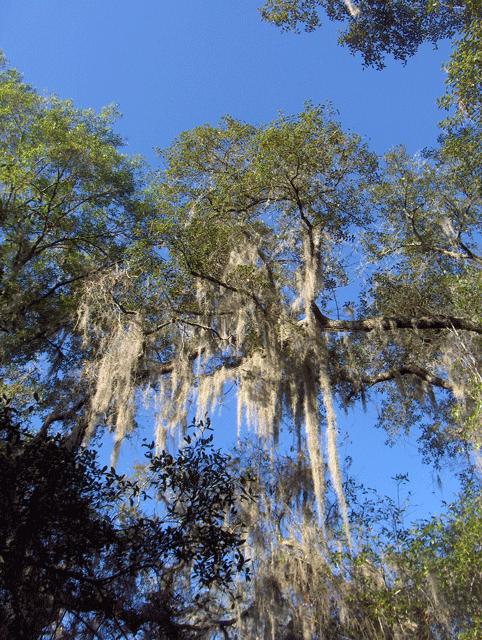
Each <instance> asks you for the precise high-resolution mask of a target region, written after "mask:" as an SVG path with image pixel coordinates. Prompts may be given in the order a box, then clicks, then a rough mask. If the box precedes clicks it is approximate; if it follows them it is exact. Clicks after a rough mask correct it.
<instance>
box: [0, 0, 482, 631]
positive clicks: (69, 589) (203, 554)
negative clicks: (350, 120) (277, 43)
mask: <svg viewBox="0 0 482 640" xmlns="http://www.w3.org/2000/svg"><path fill="white" fill-rule="evenodd" d="M323 13H326V15H327V17H328V18H329V19H330V20H335V21H337V22H341V23H343V24H344V25H345V26H346V27H347V28H346V31H345V32H343V33H342V35H341V37H340V41H341V43H342V44H345V45H347V46H348V47H349V49H350V50H351V51H353V52H359V53H361V55H362V57H363V62H364V64H366V65H372V66H375V67H377V68H381V67H383V66H384V61H385V57H386V56H387V55H392V56H394V57H395V58H396V59H398V60H401V61H406V60H407V59H408V57H410V56H412V55H413V54H414V53H415V52H416V51H417V49H418V48H419V47H420V45H421V44H423V43H424V42H430V43H432V44H436V43H437V42H438V41H439V40H441V39H442V38H447V37H456V38H458V41H456V44H455V48H454V53H453V56H452V59H451V61H450V62H449V65H448V81H447V95H446V96H444V97H442V98H441V105H442V106H444V107H446V108H447V109H448V114H447V118H446V120H445V122H444V123H442V129H441V136H440V139H439V142H438V145H437V147H436V148H433V149H426V150H424V151H423V152H421V153H419V154H417V155H416V156H414V157H412V156H410V155H409V154H408V153H407V151H406V150H405V149H404V148H403V147H401V146H400V147H395V148H393V149H392V150H390V151H389V152H388V153H386V154H385V155H384V156H377V155H376V154H375V153H373V152H372V151H371V150H370V148H369V146H368V144H367V143H366V142H364V140H363V139H362V137H361V136H359V135H357V134H355V133H352V132H349V131H347V130H345V129H344V127H343V126H342V124H341V123H340V122H339V120H338V118H337V115H336V113H335V112H334V111H333V110H332V109H331V108H329V107H326V106H323V105H321V106H320V105H313V104H311V103H307V104H306V105H305V108H304V109H303V111H302V112H301V113H299V114H296V115H286V114H281V115H279V116H278V117H277V118H276V119H275V120H273V121H272V122H269V123H267V124H258V125H251V124H248V123H245V122H242V121H240V120H237V119H235V118H233V117H230V116H226V117H224V118H223V119H222V120H221V121H220V122H219V123H218V124H217V125H214V124H211V125H203V126H198V127H196V128H194V129H192V130H190V131H186V132H184V133H181V134H180V135H179V136H178V137H177V139H176V140H175V141H174V143H173V144H172V145H171V146H170V147H169V148H167V149H165V150H163V151H161V152H160V158H161V165H162V166H161V168H160V169H157V170H150V169H149V167H148V166H147V164H146V163H145V162H144V161H142V160H141V159H139V158H130V157H129V156H128V155H126V154H125V153H123V151H122V140H121V139H120V138H119V136H118V135H117V134H116V133H115V129H114V126H115V124H114V123H115V116H116V112H115V110H112V109H106V110H104V111H102V112H101V113H100V114H97V113H95V112H93V111H91V110H80V109H77V108H76V107H75V106H74V105H73V104H72V102H70V101H65V100H60V99H58V98H55V97H45V96H42V95H40V94H39V93H38V92H36V91H35V90H34V89H33V88H32V87H31V86H29V85H28V84H26V83H25V82H24V81H23V79H22V77H21V75H20V74H19V73H18V72H17V71H14V70H12V69H11V68H9V67H8V65H7V64H6V63H4V62H2V67H1V70H0V227H1V231H0V258H1V260H0V264H1V266H0V392H1V393H2V398H3V400H2V404H1V405H0V420H1V424H0V478H1V484H2V486H3V487H4V489H3V493H2V495H1V496H0V501H1V504H2V512H4V513H5V514H6V516H5V518H4V520H3V521H2V523H1V524H0V530H1V540H0V606H1V612H0V614H1V615H0V636H1V637H5V638H6V637H20V638H47V637H60V638H66V639H67V638H77V637H78V638H86V639H87V638H88V639H89V640H90V639H91V638H92V639H94V638H103V639H105V640H108V639H110V638H129V639H131V638H132V640H134V638H139V637H145V638H157V637H159V638H164V637H166V638H175V637H179V638H212V639H213V640H214V638H217V637H221V636H222V637H224V638H233V640H234V639H235V638H242V637H246V638H256V637H276V638H284V639H285V640H288V639H290V640H298V639H301V638H303V639H305V638H310V639H311V640H314V639H315V638H322V637H323V638H329V639H333V640H345V639H346V638H355V637H356V638H361V639H365V638H366V639H367V640H368V639H380V640H388V639H392V638H401V639H405V638H406V639H407V640H408V639H409V638H413V637H417V638H427V640H428V639H429V638H437V639H438V638H440V639H444V640H445V639H447V640H448V639H449V638H454V637H457V638H459V640H472V639H473V640H475V638H477V637H478V634H479V633H480V631H481V620H480V613H479V611H480V599H481V594H480V586H479V581H478V580H477V576H478V575H479V573H480V560H481V559H480V549H479V546H480V545H479V542H478V540H479V539H480V532H481V526H480V523H481V519H480V499H479V496H478V494H479V490H480V481H479V479H478V477H477V467H479V471H480V457H479V456H480V446H481V443H480V408H481V397H482V379H481V375H480V370H479V366H478V364H479V361H480V334H481V333H482V324H481V306H480V301H481V299H482V295H481V294H482V287H481V282H482V281H481V278H480V268H481V263H482V256H481V254H480V249H479V248H478V244H479V240H480V231H481V228H480V205H481V199H480V198H481V192H482V190H481V175H480V82H479V80H478V75H477V70H478V68H479V67H480V22H479V20H478V18H479V17H480V16H479V13H480V8H479V5H478V3H475V2H471V1H467V2H452V1H450V2H445V3H439V2H433V1H430V2H427V1H426V0H423V1H422V0H421V1H420V2H406V1H405V0H400V1H397V2H372V1H369V0H366V1H365V0H359V2H356V3H355V2H351V1H350V2H348V1H345V2H342V1H341V0H333V1H324V0H306V1H304V0H303V1H299V0H286V1H284V0H269V1H268V2H266V3H265V5H264V7H263V8H262V15H263V17H264V18H265V19H267V20H269V21H271V22H274V23H275V24H277V25H278V26H281V27H282V28H285V29H294V30H296V29H298V28H299V27H300V26H304V27H305V28H306V29H307V30H313V29H315V28H317V27H318V26H319V25H320V16H321V15H322V14H323ZM454 107H455V109H454ZM230 389H231V390H234V391H231V393H232V394H234V395H235V396H236V403H237V422H238V425H237V427H238V446H237V449H236V451H235V452H234V453H233V455H228V454H226V453H223V452H221V451H220V450H218V449H216V448H215V447H214V444H213V442H212V436H211V435H210V434H209V433H208V431H209V427H207V430H206V429H204V428H202V429H201V433H200V434H199V435H198V437H197V438H196V437H193V436H192V435H191V434H190V432H189V430H188V425H189V424H190V423H191V422H192V421H193V419H194V421H195V423H196V421H198V420H199V419H204V417H205V416H206V415H208V414H212V413H213V412H214V410H215V409H216V407H217V406H218V405H219V404H222V403H223V401H224V399H225V397H226V395H227V394H228V393H230ZM32 398H33V399H34V402H33V401H32ZM371 399H376V401H377V403H378V407H379V412H378V423H379V426H381V427H383V428H384V429H385V430H386V433H387V436H388V438H389V439H391V440H395V439H396V438H397V437H398V436H399V434H400V433H408V432H416V433H417V434H418V442H419V446H420V451H421V454H422V456H424V460H425V461H426V462H427V464H429V463H432V464H435V466H436V467H439V468H440V467H441V466H442V465H444V464H446V463H447V462H450V461H452V462H453V461H458V462H459V463H460V464H461V465H462V466H463V473H462V474H461V492H460V496H459V501H458V502H457V503H455V504H453V505H452V506H450V507H448V508H447V513H446V514H445V515H441V516H439V517H433V518H429V519H428V520H427V521H426V522H424V523H420V524H418V525H417V526H415V527H413V528H412V529H410V528H408V527H407V525H406V523H405V520H404V511H405V510H404V505H403V504H402V503H401V502H400V501H398V502H395V501H393V500H387V499H383V498H381V497H380V496H377V495H376V494H374V493H373V492H372V491H371V490H370V489H368V488H366V487H365V486H363V485H362V484H360V483H357V482H355V480H354V479H353V478H351V476H350V469H349V461H346V460H343V459H341V457H340V454H339V448H338V445H337V438H338V435H339V429H338V425H337V417H338V415H339V412H340V410H349V409H351V408H353V407H359V408H360V410H363V408H364V407H365V406H366V403H367V401H368V400H371ZM142 403H144V406H147V409H148V411H147V415H148V416H149V417H148V420H149V421H150V422H151V424H150V427H151V429H152V432H153V433H154V434H155V442H154V443H152V445H151V444H149V445H148V446H147V456H146V460H145V462H144V464H143V465H142V466H140V467H139V468H137V469H136V470H133V476H132V477H127V476H124V475H120V474H119V473H118V472H116V471H115V467H116V465H117V464H118V458H119V453H120V450H121V447H122V443H123V441H124V440H125V439H126V438H129V437H130V436H131V435H132V434H134V433H135V431H136V430H137V429H138V427H139V424H138V422H140V421H141V420H140V418H139V415H140V407H141V404H142ZM143 421H144V422H145V421H146V418H144V419H143ZM143 426H145V425H143ZM106 430H108V431H111V432H112V433H113V436H114V445H113V450H112V458H111V462H112V465H113V466H112V468H108V467H104V468H101V467H100V465H99V464H98V462H97V454H96V451H97V449H99V448H101V445H100V442H101V440H102V437H103V434H104V433H105V431H106ZM243 439H244V440H243ZM179 446H180V448H179V449H178V451H177V453H176V452H175V451H174V452H173V448H174V449H175V448H176V447H179ZM288 446H289V447H290V448H289V452H287V447H288ZM169 450H170V451H171V453H170V452H169ZM396 482H397V483H398V487H399V491H403V486H404V482H405V478H404V477H403V476H398V477H396ZM146 504H148V505H150V506H147V507H146ZM248 564H249V567H250V570H251V571H250V572H248V575H247V577H248V578H249V577H250V576H251V575H252V581H251V582H249V581H247V580H245V579H244V578H246V571H245V569H246V567H247V566H248ZM2 634H3V635H2Z"/></svg>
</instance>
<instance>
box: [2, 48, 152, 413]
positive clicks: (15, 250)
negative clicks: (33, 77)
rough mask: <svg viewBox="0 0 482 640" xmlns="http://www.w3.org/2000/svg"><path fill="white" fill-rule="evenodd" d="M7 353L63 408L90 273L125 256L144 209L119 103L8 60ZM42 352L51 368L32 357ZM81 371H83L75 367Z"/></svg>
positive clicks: (18, 385) (24, 388)
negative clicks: (51, 85)
mask: <svg viewBox="0 0 482 640" xmlns="http://www.w3.org/2000/svg"><path fill="white" fill-rule="evenodd" d="M0 105H1V108H0V131H1V133H0V158H1V160H0V224H1V230H2V231H1V234H2V235H1V246H0V263H1V268H0V318H1V320H0V349H1V352H2V361H1V363H0V366H1V373H2V378H4V379H9V380H10V383H13V384H14V385H15V386H14V389H15V395H16V396H17V400H18V405H19V406H20V404H21V398H22V393H23V392H25V394H26V398H27V401H26V402H27V404H28V398H29V397H31V394H32V391H33V390H34V389H36V390H37V391H39V392H40V391H42V396H43V402H44V403H45V405H46V407H48V406H49V404H50V400H49V398H50V397H52V398H54V399H55V402H57V410H58V411H59V415H60V407H61V406H62V402H58V401H59V399H60V398H62V397H64V396H65V402H64V404H63V413H68V412H69V411H71V412H73V415H74V414H75V413H76V410H78V409H79V406H80V404H79V403H80V401H81V397H80V398H79V396H78V397H77V399H76V401H75V403H74V404H75V406H72V405H70V404H69V403H70V401H71V397H69V390H70V387H71V386H72V385H73V386H75V387H76V389H77V390H78V389H79V380H78V379H75V380H74V379H73V377H72V375H71V374H72V372H73V370H74V369H75V368H76V367H78V366H79V363H80V362H81V360H82V349H81V345H80V342H79V341H78V340H77V341H76V340H75V337H74V334H75V329H74V327H75V324H76V312H77V307H78V298H79V293H80V291H81V287H80V284H81V283H82V282H83V281H84V280H85V279H86V278H92V277H98V276H99V275H100V274H101V273H102V272H104V271H106V270H109V269H112V268H113V267H114V266H115V265H119V264H122V262H123V260H124V259H125V257H126V249H127V246H128V244H130V245H131V246H132V235H133V228H134V224H135V221H136V219H138V217H139V214H140V202H139V191H138V189H139V184H140V179H141V173H140V166H139V161H137V160H131V159H129V158H127V157H126V156H124V155H122V154H121V153H120V151H119V146H120V144H121V141H120V139H119V137H118V136H117V135H116V134H114V133H113V131H112V126H111V125H112V121H113V116H114V115H115V112H114V111H113V110H112V109H106V110H104V111H103V112H102V113H101V114H100V115H95V114H94V113H93V112H92V111H89V110H86V111H80V110H78V109H75V108H74V106H73V105H72V103H71V102H69V101H61V100H58V99H57V98H53V97H51V98H45V97H42V96H40V95H39V94H37V93H36V92H35V91H34V90H33V89H32V88H31V87H29V86H28V85H26V84H25V83H24V82H23V81H22V79H21V76H20V75H19V74H18V73H17V72H16V71H14V70H12V69H9V68H8V67H6V65H5V63H4V61H3V59H2V61H1V68H0ZM39 358H40V359H42V361H43V362H44V363H45V368H44V371H45V369H49V367H50V371H49V375H48V376H46V377H45V378H44V377H43V375H42V371H41V368H40V367H35V366H32V363H33V362H35V361H38V359H39ZM74 378H75V376H74Z"/></svg>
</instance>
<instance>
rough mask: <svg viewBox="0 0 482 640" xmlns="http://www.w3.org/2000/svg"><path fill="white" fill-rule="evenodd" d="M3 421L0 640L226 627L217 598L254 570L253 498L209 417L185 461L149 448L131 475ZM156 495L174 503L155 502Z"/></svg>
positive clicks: (189, 442) (172, 633)
mask: <svg viewBox="0 0 482 640" xmlns="http://www.w3.org/2000/svg"><path fill="white" fill-rule="evenodd" d="M0 419H1V425H0V436H1V439H0V479H1V483H2V487H3V491H2V495H1V497H0V500H1V510H2V522H1V524H0V540H1V546H0V637H1V638H5V639H7V638H13V637H15V638H19V639H23V638H24V639H25V640H27V639H28V640H32V639H33V638H40V637H42V638H44V637H54V636H55V637H61V638H112V637H123V638H134V637H136V638H139V637H143V638H144V637H145V638H154V637H155V638H191V637H192V638H196V637H200V635H203V636H204V635H205V633H206V631H207V630H210V629H213V630H215V629H216V626H217V623H216V621H215V620H214V621H213V620H212V619H211V617H210V613H209V603H210V599H211V598H212V594H213V592H215V593H216V594H218V593H219V592H221V593H223V592H225V593H228V591H227V589H226V588H227V587H228V586H229V583H230V582H231V580H232V577H233V574H234V573H235V572H239V571H241V570H243V569H244V568H245V561H244V558H243V556H242V554H241V553H240V550H239V547H240V545H241V542H242V539H241V533H242V529H241V526H240V522H239V518H238V517H237V516H236V513H235V505H236V503H237V502H239V499H240V498H241V499H244V498H245V497H248V498H250V499H252V498H251V497H250V494H249V492H248V490H247V489H248V487H247V486H246V477H243V476H241V477H239V478H238V477H237V476H236V475H235V474H234V471H231V470H230V466H229V465H230V459H229V457H228V456H227V455H225V454H222V453H221V452H220V451H219V450H217V449H215V448H214V447H213V445H212V436H211V435H210V434H209V429H210V427H209V424H207V425H198V432H197V434H196V433H195V434H193V435H192V436H191V435H190V436H187V437H186V443H185V447H184V448H183V449H182V451H181V452H180V453H179V454H178V455H177V456H176V457H173V456H172V455H170V454H168V453H167V452H165V451H164V452H161V453H160V455H155V454H154V452H153V445H152V446H151V445H149V446H148V448H147V464H146V468H145V469H144V470H143V473H142V477H140V478H139V479H138V480H134V481H131V480H128V479H127V478H126V477H124V476H119V475H118V474H116V473H115V471H114V470H113V469H111V470H110V471H108V470H107V469H106V468H104V469H101V468H100V467H99V466H98V464H97V460H96V454H95V452H94V451H93V450H88V449H83V450H80V451H78V450H75V449H72V448H68V447H66V444H65V441H64V440H63V439H62V438H61V437H60V436H55V437H49V436H44V435H39V434H35V432H34V431H33V430H32V429H30V428H28V427H26V426H25V425H21V424H19V423H18V420H17V418H16V417H15V413H14V411H13V410H12V408H10V407H9V406H8V404H5V403H2V405H1V414H0ZM242 482H244V483H245V486H246V488H245V487H243V485H242V484H241V483H242ZM156 494H159V495H162V496H164V498H163V505H164V508H163V509H159V508H157V509H153V508H152V507H151V508H150V509H146V507H145V501H146V500H147V499H149V498H151V499H152V498H153V497H155V496H156ZM141 505H144V507H142V506H141ZM156 512H158V513H157V514H156ZM229 514H230V515H229ZM119 634H120V635H119Z"/></svg>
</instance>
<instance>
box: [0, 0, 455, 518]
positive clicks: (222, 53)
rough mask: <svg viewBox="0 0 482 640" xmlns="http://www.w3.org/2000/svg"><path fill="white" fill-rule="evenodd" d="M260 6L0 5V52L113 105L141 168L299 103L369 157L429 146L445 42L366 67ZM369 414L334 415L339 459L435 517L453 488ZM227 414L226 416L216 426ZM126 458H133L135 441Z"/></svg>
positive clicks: (55, 87) (81, 0) (45, 87)
mask: <svg viewBox="0 0 482 640" xmlns="http://www.w3.org/2000/svg"><path fill="white" fill-rule="evenodd" d="M261 1H262V0H3V1H2V2H1V4H0V47H1V48H2V49H3V50H4V52H5V54H6V56H7V58H8V60H9V62H10V63H11V64H12V66H14V67H16V68H18V69H19V70H20V71H22V72H23V73H24V76H25V79H26V80H27V81H28V82H30V83H31V84H32V85H34V86H35V87H36V88H37V89H38V90H39V91H41V92H44V93H55V94H57V95H58V96H60V97H63V98H72V99H73V101H74V102H75V104H76V105H78V106H83V107H93V108H95V109H98V108H100V107H102V106H104V105H106V104H112V103H116V104H118V105H119V108H120V110H121V112H122V113H123V118H122V120H121V121H120V122H119V125H118V130H119V131H120V133H121V134H122V135H123V136H124V137H125V138H126V141H127V142H128V146H127V151H128V152H129V153H140V154H142V155H144V156H145V157H147V158H148V160H149V161H150V162H151V163H155V162H156V157H155V155H154V153H153V149H154V147H159V146H160V147H164V146H167V145H169V144H170V143H171V142H172V140H173V138H174V137H175V136H176V135H177V134H178V133H180V132H181V131H182V130H184V129H188V128H191V127H193V126H196V125H198V124H202V123H205V122H211V123H214V122H216V121H217V120H218V119H219V118H220V117H221V116H222V115H224V114H228V113H229V114H231V115H233V116H235V117H237V118H240V119H243V120H247V121H250V122H254V123H260V122H265V121H269V120H271V119H273V118H274V117H276V115H277V113H278V112H279V111H283V112H285V113H296V112H297V111H300V110H301V109H302V108H303V104H304V102H305V101H306V100H311V101H313V102H315V103H318V102H327V101H330V102H332V104H333V105H334V107H335V108H336V109H338V110H339V113H340V119H341V121H342V123H343V125H344V126H345V127H346V128H349V129H351V130H354V131H356V132H358V133H360V134H361V135H362V136H363V137H364V138H365V139H366V140H367V141H368V142H369V144H370V146H371V147H372V149H374V150H375V151H377V152H378V153H383V152H384V151H386V150H388V149H389V148H391V147H393V146H394V145H396V144H400V143H402V144H405V145H406V146H407V147H408V149H409V151H410V152H412V153H414V152H416V151H419V150H421V149H422V148H423V147H425V146H429V145H433V144H434V143H435V141H436V137H437V122H438V121H439V120H440V119H441V117H442V114H441V113H440V112H437V110H436V107H435V104H436V98H437V96H440V95H441V94H442V93H443V80H444V74H443V72H442V69H441V67H442V64H443V63H444V62H445V61H446V60H447V59H448V50H449V48H448V45H446V44H443V45H442V46H441V47H440V49H439V50H438V51H433V50H432V49H431V48H430V47H426V48H424V49H423V50H422V51H421V52H420V53H419V54H418V55H417V56H415V57H414V58H413V59H412V60H410V61H409V63H408V64H407V65H406V66H405V67H403V66H401V65H399V64H393V63H389V64H388V66H387V69H385V71H383V72H379V71H374V70H363V69H362V67H361V63H360V60H359V59H358V58H354V57H352V56H351V55H350V54H349V53H348V52H347V50H346V49H342V48H340V47H339V46H337V44H336V29H335V28H334V27H333V25H331V24H330V23H328V22H326V23H325V25H324V28H323V30H321V31H318V32H315V33H312V34H302V35H299V36H297V35H293V34H283V33H281V32H280V31H279V30H277V29H276V28H274V27H273V26H271V25H268V24H265V23H263V22H262V21H261V19H260V16H259V14H258V13H257V7H258V6H259V4H261ZM375 415H376V407H375V406H373V405H372V406H371V409H370V411H369V413H368V414H367V415H364V414H361V413H360V412H356V413H354V414H350V416H343V415H341V416H340V423H341V425H342V427H343V430H344V431H345V430H346V431H347V432H348V434H349V436H350V439H351V440H352V441H353V442H352V445H350V446H348V444H346V445H342V448H341V449H342V454H343V453H349V454H351V455H352V456H353V458H354V465H353V470H354V472H355V473H356V475H357V477H358V478H360V479H363V480H364V481H365V482H367V484H369V485H371V486H377V487H378V488H380V489H381V490H382V491H388V490H389V486H390V483H389V478H390V476H393V475H395V474H396V473H403V472H406V471H408V472H409V473H410V477H411V478H412V480H413V482H412V489H413V490H414V491H415V493H416V499H415V502H416V503H417V504H419V505H420V507H419V508H417V509H416V510H414V512H413V513H414V515H418V516H420V515H423V514H426V513H427V512H428V511H431V510H433V509H438V508H439V504H440V499H441V498H442V497H445V498H447V497H450V494H451V489H453V487H454V482H453V480H452V479H451V478H450V477H449V476H450V473H448V474H447V473H446V474H445V476H446V477H445V482H444V486H445V494H444V495H443V496H442V495H441V494H440V492H439V491H438V490H437V489H436V485H435V481H434V474H433V471H432V470H431V469H430V468H427V467H424V466H423V465H421V463H420V456H419V454H418V453H417V451H416V446H415V444H414V441H413V440H412V439H408V440H407V439H406V440H403V441H401V442H400V444H399V445H397V447H395V448H393V449H387V448H386V447H385V446H384V440H385V435H384V434H383V433H382V432H380V431H378V430H375V429H374V428H373V427H372V426H371V425H372V424H373V422H374V418H375ZM233 419H234V418H233V412H232V411H230V410H228V411H227V412H226V413H225V415H224V418H216V419H215V422H216V423H219V422H221V423H224V424H225V423H226V422H232V421H233ZM137 444H138V443H137ZM136 446H137V445H136ZM127 452H130V453H129V454H128V455H129V456H130V455H134V443H132V444H130V445H127ZM136 457H137V456H136ZM433 492H435V493H433Z"/></svg>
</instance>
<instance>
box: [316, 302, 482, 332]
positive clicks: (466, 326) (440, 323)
mask: <svg viewBox="0 0 482 640" xmlns="http://www.w3.org/2000/svg"><path fill="white" fill-rule="evenodd" d="M311 309H312V311H313V315H314V317H315V319H316V320H317V322H318V325H319V328H320V329H321V330H322V331H328V332H333V333H337V332H344V331H358V332H364V333H369V332H370V331H394V330H398V329H411V330H432V331H441V330H443V329H459V330H461V331H473V332H475V333H482V325H481V324H479V323H477V322H472V321H471V320H466V319H465V318H456V317H453V316H439V315H436V316H431V317H428V316H422V317H419V318H411V317H404V316H398V317H387V316H379V317H377V318H365V319H364V320H332V319H331V318H328V317H327V316H325V315H324V314H323V313H322V312H321V310H320V308H319V307H318V305H317V304H316V303H315V302H312V303H311Z"/></svg>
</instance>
